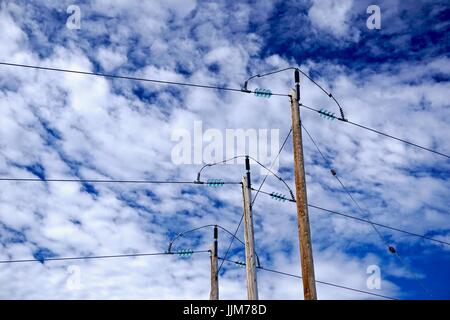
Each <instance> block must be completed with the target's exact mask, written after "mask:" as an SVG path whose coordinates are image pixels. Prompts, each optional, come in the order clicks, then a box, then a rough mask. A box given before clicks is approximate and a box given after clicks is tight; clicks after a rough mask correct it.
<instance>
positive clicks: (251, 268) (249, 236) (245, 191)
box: [242, 156, 258, 300]
mask: <svg viewBox="0 0 450 320" xmlns="http://www.w3.org/2000/svg"><path fill="white" fill-rule="evenodd" d="M245 168H246V170H247V174H246V176H244V177H243V178H242V195H243V199H244V228H245V231H244V235H245V267H246V271H247V297H248V300H258V283H257V280H256V258H255V239H254V236H253V215H252V196H251V180H250V160H249V158H248V156H247V157H246V158H245Z"/></svg>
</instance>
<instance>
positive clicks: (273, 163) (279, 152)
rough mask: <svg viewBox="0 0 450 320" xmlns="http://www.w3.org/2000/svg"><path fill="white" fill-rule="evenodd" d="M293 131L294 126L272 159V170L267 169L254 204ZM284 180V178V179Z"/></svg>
mask: <svg viewBox="0 0 450 320" xmlns="http://www.w3.org/2000/svg"><path fill="white" fill-rule="evenodd" d="M291 133H292V128H290V129H289V132H288V134H287V136H286V138H285V139H284V141H283V144H282V145H281V148H280V150H278V153H277V155H276V157H275V158H274V160H273V161H272V164H271V165H270V170H267V172H266V175H265V176H264V179H263V181H262V182H261V184H260V185H259V188H258V190H257V191H256V194H255V197H254V198H253V201H252V205H253V204H254V203H255V200H256V198H257V197H258V193H259V192H260V191H261V188H262V187H263V185H264V183H265V182H266V180H267V177H268V176H269V173H270V172H271V171H272V168H273V166H274V165H275V162H276V161H277V159H278V157H279V156H280V154H281V151H283V148H284V146H285V145H286V142H287V141H288V139H289V137H290V135H291ZM282 181H283V182H284V180H282ZM284 184H285V185H287V184H286V182H284ZM288 189H289V191H291V189H290V188H289V186H288ZM291 196H292V198H294V197H293V195H292V191H291Z"/></svg>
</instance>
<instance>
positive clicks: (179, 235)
mask: <svg viewBox="0 0 450 320" xmlns="http://www.w3.org/2000/svg"><path fill="white" fill-rule="evenodd" d="M210 227H217V228H219V229H221V230H222V231H225V232H226V233H228V234H229V235H230V236H232V237H233V238H235V239H236V240H237V241H239V242H240V243H241V244H242V245H244V246H245V242H244V241H242V240H241V239H239V237H236V236H235V235H234V234H233V233H232V232H231V231H229V230H228V229H226V228H224V227H222V226H221V225H217V224H207V225H204V226H201V227H197V228H194V229H191V230H187V231H183V232H181V233H179V234H177V235H176V236H175V237H174V238H173V239H172V240H171V241H170V243H169V247H168V249H167V252H172V246H173V244H174V242H175V241H176V240H177V239H179V238H181V237H184V236H185V235H186V234H188V233H191V232H194V231H198V230H201V229H204V228H210ZM255 256H256V260H257V265H260V261H259V257H258V254H257V253H256V252H255Z"/></svg>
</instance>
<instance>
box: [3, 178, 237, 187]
mask: <svg viewBox="0 0 450 320" xmlns="http://www.w3.org/2000/svg"><path fill="white" fill-rule="evenodd" d="M0 181H16V182H79V183H136V184H204V183H198V182H196V181H163V180H159V181H158V180H102V179H40V178H0ZM222 183H223V184H232V185H236V184H241V182H221V184H222Z"/></svg>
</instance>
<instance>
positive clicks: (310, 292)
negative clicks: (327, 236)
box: [291, 70, 317, 300]
mask: <svg viewBox="0 0 450 320" xmlns="http://www.w3.org/2000/svg"><path fill="white" fill-rule="evenodd" d="M295 86H296V88H295V90H293V92H292V98H291V113H292V141H293V146H294V175H295V193H296V201H297V218H298V237H299V241H300V259H301V266H302V267H301V268H302V277H303V294H304V298H305V300H316V299H317V292H316V281H315V276H314V260H313V253H312V245H311V232H310V227H309V216H308V205H307V196H306V181H305V168H304V163H303V160H304V159H303V143H302V128H301V119H300V108H299V101H300V73H299V71H298V70H295Z"/></svg>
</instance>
